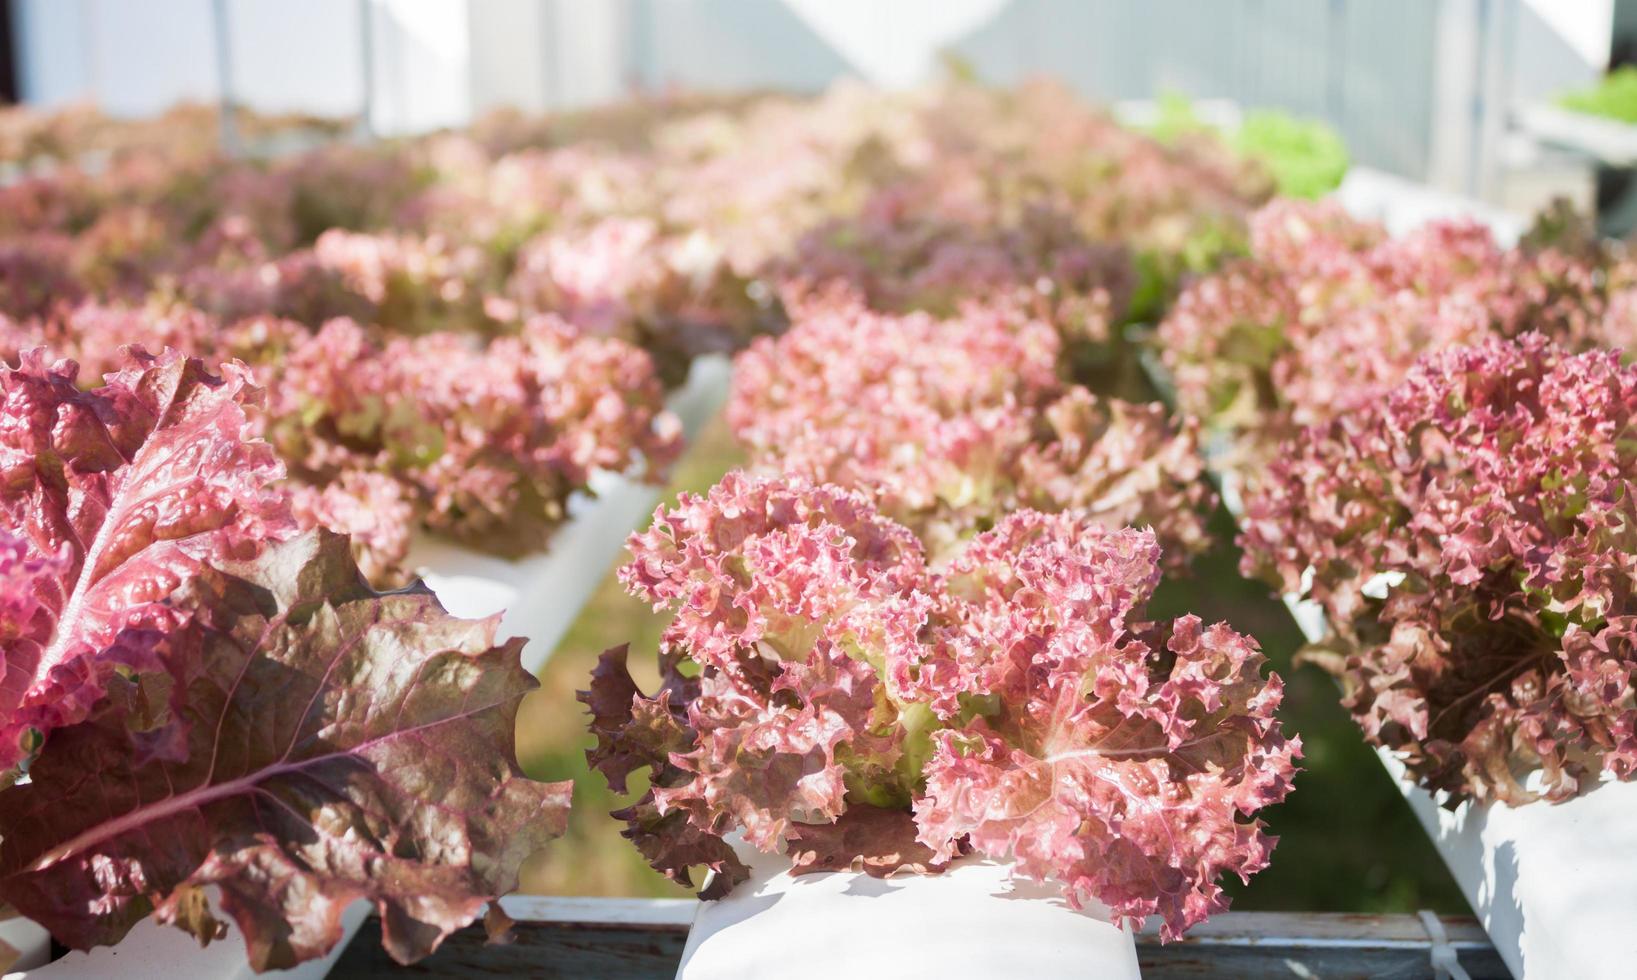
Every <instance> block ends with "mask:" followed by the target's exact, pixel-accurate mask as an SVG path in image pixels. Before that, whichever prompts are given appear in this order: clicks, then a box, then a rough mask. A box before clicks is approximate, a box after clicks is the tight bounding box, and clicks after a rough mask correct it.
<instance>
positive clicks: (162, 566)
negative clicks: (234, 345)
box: [0, 350, 290, 770]
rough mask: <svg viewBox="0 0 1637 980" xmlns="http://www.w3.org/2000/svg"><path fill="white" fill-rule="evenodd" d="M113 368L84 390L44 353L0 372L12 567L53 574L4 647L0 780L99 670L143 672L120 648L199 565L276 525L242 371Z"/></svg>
mask: <svg viewBox="0 0 1637 980" xmlns="http://www.w3.org/2000/svg"><path fill="white" fill-rule="evenodd" d="M127 365H128V366H127V367H126V368H125V369H124V370H122V371H120V372H118V373H117V374H111V375H109V376H108V378H107V384H106V385H104V386H103V387H100V388H97V389H94V390H92V391H81V390H79V388H78V387H77V386H76V384H75V378H76V375H77V368H76V366H75V365H74V363H73V362H72V361H59V362H57V363H56V364H51V363H48V361H47V356H46V354H45V352H44V351H43V350H33V351H29V352H27V353H25V354H24V355H23V356H22V363H21V365H20V366H19V367H17V368H15V369H12V368H3V367H0V523H3V524H4V526H5V527H6V528H7V529H9V530H10V531H11V533H12V534H13V535H15V536H16V537H17V538H19V539H21V540H22V541H23V542H24V544H25V547H26V552H27V557H26V558H24V559H23V560H24V561H25V562H34V563H39V562H48V563H51V567H52V568H53V569H54V573H53V574H52V575H51V576H50V578H49V580H37V581H36V582H35V584H34V586H33V598H34V601H35V602H36V603H37V604H38V606H39V608H38V609H37V610H35V611H34V613H33V614H32V615H31V616H30V618H29V621H28V622H27V624H25V625H24V626H22V627H21V628H20V629H19V631H18V633H17V635H16V636H14V637H10V636H8V638H7V642H6V646H5V661H4V665H3V667H0V770H5V769H11V768H13V767H15V766H17V765H18V764H19V763H21V762H24V761H26V760H27V758H28V756H29V755H30V753H31V752H32V751H33V750H34V749H35V748H36V747H37V746H38V744H39V742H40V740H41V739H42V738H43V737H44V736H46V735H48V734H49V732H50V731H51V730H52V729H53V728H57V727H60V726H63V725H69V724H73V723H74V722H77V721H79V720H80V719H82V718H84V717H85V716H86V713H87V712H89V711H90V710H91V706H92V705H93V704H94V703H95V702H96V700H97V698H98V697H99V696H100V694H101V692H102V688H103V685H104V683H105V682H106V679H107V677H108V675H109V673H110V671H111V670H112V668H113V666H115V665H116V664H123V665H126V666H151V665H152V663H151V656H150V654H151V650H149V649H147V646H146V645H145V644H142V643H132V642H125V641H124V640H123V639H122V637H125V638H128V634H129V630H128V627H132V626H134V625H136V624H139V623H141V622H142V621H143V620H144V619H145V618H146V617H148V616H150V615H152V614H153V609H152V607H153V605H154V604H155V603H157V602H158V601H160V600H162V599H164V598H165V597H166V596H168V595H170V593H171V592H172V591H173V590H175V589H176V588H177V586H179V585H181V584H182V583H183V582H184V581H186V580H187V578H188V577H189V576H191V575H192V574H194V572H195V571H196V570H197V568H198V567H199V565H200V563H201V562H206V561H216V560H222V559H228V558H245V557H249V556H250V555H252V554H253V553H254V551H255V550H256V549H257V548H258V547H259V546H260V542H262V541H264V540H266V539H269V538H272V537H277V536H279V535H282V534H284V533H286V531H287V530H288V528H289V526H290V525H289V521H290V518H289V513H288V508H287V507H286V506H285V504H284V503H283V501H282V499H281V498H280V497H278V496H277V495H276V494H274V493H273V492H272V491H270V490H269V489H268V488H267V487H268V484H269V483H270V482H271V481H273V480H275V479H277V478H278V477H279V476H281V475H282V473H283V468H282V466H280V464H279V462H278V461H277V459H276V458H275V457H274V455H273V451H272V449H271V448H270V447H268V446H267V445H265V444H263V443H260V442H254V441H248V440H247V439H246V435H245V434H246V419H245V406H246V405H247V404H249V403H252V402H253V401H254V400H255V398H256V397H257V395H258V393H257V392H256V389H255V388H254V387H252V386H251V384H250V380H249V372H248V371H246V370H245V369H244V367H243V366H242V365H239V364H236V363H229V364H225V365H223V366H222V376H221V377H219V378H218V377H214V376H212V375H211V374H209V373H208V372H207V371H206V370H205V367H204V365H203V364H202V363H201V362H199V361H197V360H194V359H191V358H184V357H183V356H181V355H180V354H177V353H176V352H174V351H166V352H165V353H164V354H161V355H159V356H157V357H154V356H150V355H147V354H143V353H141V352H140V351H134V350H133V352H132V353H130V355H129V360H128V362H127Z"/></svg>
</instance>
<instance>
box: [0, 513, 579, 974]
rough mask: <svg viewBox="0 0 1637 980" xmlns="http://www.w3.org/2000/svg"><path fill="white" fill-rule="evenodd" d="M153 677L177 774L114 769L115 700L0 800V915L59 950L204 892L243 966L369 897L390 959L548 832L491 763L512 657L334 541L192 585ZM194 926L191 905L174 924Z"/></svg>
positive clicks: (316, 935) (483, 898) (281, 954)
mask: <svg viewBox="0 0 1637 980" xmlns="http://www.w3.org/2000/svg"><path fill="white" fill-rule="evenodd" d="M173 603H174V605H175V606H176V607H177V608H179V609H181V610H183V611H185V612H186V613H188V619H187V622H186V625H185V626H184V628H183V629H181V630H180V631H177V632H174V633H172V634H169V635H168V637H167V639H166V641H165V643H164V644H163V653H162V659H163V661H164V663H165V665H166V666H167V667H168V668H169V676H170V678H171V682H172V683H173V684H175V685H176V686H177V687H178V688H180V689H181V691H182V692H183V693H184V694H185V697H183V698H181V699H179V701H178V704H179V705H180V707H179V708H178V709H177V710H179V711H181V712H182V713H183V714H184V716H185V721H186V722H187V724H185V725H184V726H182V729H181V730H182V731H183V732H184V733H185V738H186V746H185V751H184V752H183V753H181V754H180V761H168V760H165V759H154V760H151V761H147V762H141V761H138V762H136V763H134V764H133V762H132V759H131V751H130V739H131V736H130V734H129V730H130V728H131V722H130V719H129V715H130V712H131V711H132V710H133V708H132V705H133V704H136V703H140V699H139V698H133V697H128V696H126V695H127V694H129V693H130V692H129V691H127V690H126V688H127V687H130V686H133V685H131V684H130V682H127V681H126V680H124V679H123V678H115V679H113V680H111V681H110V682H109V688H110V694H111V695H113V696H110V697H108V698H106V699H105V700H103V701H102V702H101V703H100V704H99V705H98V707H97V709H96V710H95V711H94V712H93V713H91V714H90V716H89V717H87V718H86V719H85V720H84V721H83V722H81V723H80V724H77V725H73V726H69V727H64V728H60V729H58V730H57V731H56V732H55V733H54V735H53V738H52V740H51V742H50V744H49V745H48V746H47V747H46V749H45V751H43V752H42V753H41V754H40V756H39V758H38V759H37V760H36V762H35V763H34V765H33V766H32V767H31V769H30V773H29V775H30V781H29V782H28V783H27V784H26V785H21V786H17V787H14V788H12V789H10V790H7V791H6V793H7V796H6V827H5V840H4V845H3V851H0V900H4V901H7V902H10V903H12V904H13V905H15V906H16V907H17V908H18V909H19V910H20V911H22V912H23V913H24V914H25V915H28V916H29V917H31V918H33V919H35V920H36V921H38V922H40V923H42V924H44V925H45V926H46V927H47V928H49V929H50V930H51V932H52V934H53V935H54V936H56V937H57V939H58V940H60V941H62V942H64V943H65V944H67V945H70V946H73V947H76V948H85V947H89V946H92V945H96V944H101V943H111V942H115V941H117V940H118V939H119V938H120V937H121V936H123V935H124V934H125V932H126V931H127V930H129V929H130V927H131V926H132V925H133V924H134V923H135V922H137V921H138V920H139V919H141V918H142V917H144V916H146V915H148V914H149V912H150V911H156V912H157V915H158V918H160V919H161V920H162V921H170V922H174V923H176V924H178V925H182V926H184V927H187V926H188V925H190V924H192V925H193V927H194V928H207V927H208V921H207V920H206V919H205V918H203V917H201V916H199V915H197V914H192V913H189V912H188V909H189V907H190V904H189V903H190V898H189V896H192V895H194V894H195V893H196V890H197V889H199V888H202V887H205V886H212V885H213V886H216V887H217V888H218V889H219V890H220V895H221V909H222V911H223V912H225V913H226V915H227V916H229V917H231V918H232V919H233V920H234V921H235V922H236V923H237V925H238V928H239V929H240V931H241V932H242V933H243V934H244V937H245V939H246V943H247V945H248V947H249V950H250V959H251V963H252V965H253V966H255V967H256V968H257V969H258V970H260V969H269V968H274V967H286V966H290V965H292V964H294V963H297V962H300V961H302V960H306V959H310V958H312V957H315V956H319V955H321V954H323V953H324V952H326V951H327V950H328V949H329V948H331V947H332V946H333V945H334V944H335V943H336V941H337V940H338V939H339V938H340V935H341V926H340V914H341V912H342V910H343V909H345V908H346V906H347V905H348V904H350V903H351V902H352V901H354V900H356V899H367V900H369V901H371V902H372V903H374V905H375V907H376V909H377V910H378V912H379V913H380V915H381V917H382V921H383V935H384V938H383V942H384V944H385V946H386V948H387V950H388V952H390V953H391V954H392V956H393V957H394V958H396V959H398V960H399V961H402V962H409V961H412V960H414V959H417V958H419V957H421V956H424V955H426V954H427V953H429V952H431V951H432V950H433V949H434V948H435V947H436V946H437V945H438V943H439V942H441V941H442V939H443V938H444V937H445V936H447V935H448V934H449V933H450V932H452V931H454V930H455V929H458V928H460V927H462V926H464V925H466V924H467V923H469V922H471V921H472V920H473V919H474V918H476V917H477V916H478V915H479V914H481V913H482V911H483V906H484V903H485V902H487V901H489V900H490V899H493V898H495V897H496V896H498V895H500V894H503V893H505V892H508V891H510V890H512V889H513V888H514V887H515V886H516V884H517V869H518V866H519V865H520V864H521V862H522V861H523V860H524V859H525V858H527V857H528V856H529V855H530V854H531V853H533V852H534V851H535V849H537V848H538V847H540V846H541V845H542V844H544V843H545V842H546V841H547V840H548V839H550V838H552V837H554V836H556V835H558V834H560V833H561V832H562V830H563V827H564V822H565V819H566V812H567V807H568V794H569V785H568V784H566V783H560V784H542V783H534V782H531V781H529V780H528V779H526V778H525V777H524V776H523V775H522V773H521V771H520V769H519V767H518V765H517V761H516V756H515V751H514V747H513V733H514V723H515V717H516V713H517V705H518V701H519V700H520V699H521V698H522V697H523V695H524V694H525V693H527V691H528V690H529V689H530V688H532V687H533V686H534V681H533V680H532V678H530V677H529V675H528V674H527V673H526V672H525V671H524V670H523V669H522V667H521V666H519V663H518V648H519V647H520V646H521V645H522V641H521V640H512V641H510V642H508V643H506V644H504V645H500V646H496V645H495V644H494V630H495V621H494V620H493V619H490V620H478V621H468V620H459V619H455V618H454V617H452V616H449V615H448V614H446V613H445V612H444V611H443V610H442V609H441V608H440V607H439V606H438V604H437V601H436V600H435V599H434V597H433V596H432V594H431V593H430V592H428V591H427V590H425V589H424V588H419V587H417V588H412V589H409V590H405V591H402V592H393V593H385V594H378V593H375V592H373V591H371V590H370V589H369V587H368V586H367V585H366V584H365V583H364V581H363V579H362V578H361V577H360V576H359V574H358V570H357V567H356V566H355V565H354V563H353V561H352V559H351V557H350V555H349V552H348V545H347V541H346V539H345V538H341V537H337V536H334V535H331V534H329V533H328V532H313V533H310V534H307V535H303V536H302V537H299V538H297V539H295V540H293V541H290V542H287V543H285V544H282V545H277V546H275V547H272V548H269V549H268V550H266V551H265V552H264V553H263V554H262V555H261V556H260V557H258V558H256V559H253V560H251V561H248V562H241V563H233V562H222V563H220V568H219V570H218V569H215V568H210V569H204V570H202V571H200V572H199V573H198V574H197V576H196V578H195V579H194V580H193V581H192V583H191V584H189V585H186V586H184V587H183V588H182V589H181V590H180V591H179V592H178V594H177V595H176V597H175V598H174V599H173ZM195 911H197V910H195Z"/></svg>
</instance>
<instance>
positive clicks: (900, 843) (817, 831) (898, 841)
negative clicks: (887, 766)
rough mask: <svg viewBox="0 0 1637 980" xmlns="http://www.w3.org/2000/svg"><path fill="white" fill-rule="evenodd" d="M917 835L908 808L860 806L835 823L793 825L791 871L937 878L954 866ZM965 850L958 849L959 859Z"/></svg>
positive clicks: (875, 876) (864, 804)
mask: <svg viewBox="0 0 1637 980" xmlns="http://www.w3.org/2000/svg"><path fill="white" fill-rule="evenodd" d="M917 833H918V828H917V827H916V826H915V817H914V815H913V814H911V813H910V812H909V811H908V810H903V809H887V808H885V807H878V806H870V805H869V804H868V803H859V804H855V805H853V806H851V807H848V808H847V812H846V813H843V814H842V815H841V816H840V818H838V819H837V820H836V821H835V823H827V824H808V823H800V824H794V825H792V826H791V828H790V846H789V854H790V862H791V873H792V874H798V875H803V874H812V873H814V872H817V871H862V872H864V873H865V874H867V875H869V876H870V877H871V878H890V877H891V876H893V875H895V874H898V873H899V872H906V873H913V874H936V873H938V872H940V871H943V870H944V869H945V868H947V867H949V861H950V858H944V859H942V860H940V859H939V858H938V855H936V854H935V853H933V850H932V848H930V847H928V846H926V845H925V844H923V843H921V842H920V841H919V840H917V839H916V834H917ZM963 851H964V848H957V849H956V851H955V856H958V855H959V854H960V853H962V852H963Z"/></svg>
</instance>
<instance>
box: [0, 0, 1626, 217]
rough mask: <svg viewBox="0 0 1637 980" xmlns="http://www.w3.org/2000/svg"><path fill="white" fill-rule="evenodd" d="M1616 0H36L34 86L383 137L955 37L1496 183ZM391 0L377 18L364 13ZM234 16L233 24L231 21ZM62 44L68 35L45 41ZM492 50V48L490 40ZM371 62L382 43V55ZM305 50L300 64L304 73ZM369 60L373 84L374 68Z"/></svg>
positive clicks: (1013, 67)
mask: <svg viewBox="0 0 1637 980" xmlns="http://www.w3.org/2000/svg"><path fill="white" fill-rule="evenodd" d="M1611 2H1612V0H1592V2H1588V3H1585V4H1574V5H1564V4H1552V3H1548V2H1545V0H1440V2H1437V3H1429V2H1424V0H1329V2H1318V0H1223V2H1221V3H1215V4H1210V5H1198V4H1193V3H1189V2H1187V0H1151V2H1140V0H1010V2H1005V0H961V2H957V3H938V2H930V0H928V2H918V0H911V2H904V3H899V4H894V5H892V6H891V7H889V8H883V7H882V5H879V4H874V3H868V2H857V0H840V2H829V3H820V2H814V0H609V2H604V3H595V4H587V3H575V2H568V0H484V2H482V3H473V2H471V0H360V2H357V3H346V2H335V0H220V2H212V0H144V2H136V0H75V2H61V0H20V2H19V3H17V4H16V5H15V6H16V10H17V12H18V19H19V36H20V40H21V44H20V49H21V50H22V51H24V52H29V53H34V56H33V57H30V58H28V59H27V60H25V63H24V64H23V65H22V71H21V75H22V80H21V81H22V89H23V92H24V93H25V96H26V98H27V100H28V101H30V102H31V103H34V104H38V105H45V106H50V105H60V104H63V103H66V102H71V101H76V100H85V99H89V100H91V101H94V102H96V103H98V104H99V105H101V106H102V107H103V108H104V109H105V110H107V111H110V112H113V113H116V114H142V113H150V112H154V111H157V110H159V109H161V108H163V107H165V106H167V105H169V104H171V103H173V102H175V101H178V100H182V99H193V100H203V101H210V100H215V99H217V98H219V97H220V96H221V94H222V85H221V77H220V76H221V74H222V70H221V68H220V66H218V65H216V60H217V59H215V58H214V57H213V55H212V52H213V50H214V43H215V41H214V38H215V32H216V31H217V30H218V29H219V28H220V29H222V30H225V31H226V33H227V36H228V44H227V51H228V52H229V59H230V62H231V64H230V67H229V72H228V73H229V74H230V77H231V88H232V95H233V97H234V99H235V101H238V102H240V103H242V104H245V105H249V106H252V107H254V108H259V109H271V110H305V111H312V112H319V113H328V114H352V113H359V112H362V111H365V109H366V106H367V111H368V114H369V116H370V119H371V122H372V124H373V127H374V129H375V130H376V131H378V132H382V133H401V132H415V131H423V130H427V129H433V128H438V127H441V126H448V125H458V124H460V123H462V122H464V121H467V120H468V119H470V118H471V117H472V116H473V115H474V114H476V113H481V112H482V111H483V110H485V109H487V108H489V107H491V106H495V105H501V104H506V105H515V106H517V107H519V108H522V109H525V110H543V109H548V108H558V107H565V106H583V105H591V104H596V103H600V102H606V101H609V100H611V99H614V98H617V97H619V96H621V95H623V94H626V93H628V92H629V91H631V90H633V89H642V90H648V91H660V90H674V89H704V90H720V89H730V88H747V87H749V88H783V89H793V90H802V91H812V90H817V89H820V88H823V87H824V86H826V85H827V84H829V83H830V82H831V81H833V80H834V79H836V78H838V77H842V76H846V75H857V76H863V77H865V78H867V79H869V80H870V81H872V82H875V83H877V84H881V85H886V86H889V87H892V86H900V85H905V84H911V83H913V82H915V81H916V80H918V79H919V78H922V77H925V75H926V74H927V73H929V72H930V71H932V70H934V67H935V63H936V52H938V51H940V50H950V51H952V52H954V53H956V54H957V55H959V56H960V57H961V58H963V59H964V60H965V61H967V62H968V63H969V64H970V65H971V66H972V67H973V68H974V69H975V70H976V71H977V72H978V74H979V75H981V76H982V77H984V78H987V79H990V80H992V81H996V82H1000V83H1012V82H1016V81H1018V80H1019V79H1021V78H1023V77H1026V76H1029V75H1032V74H1040V73H1052V74H1055V75H1057V76H1059V77H1061V78H1063V79H1064V80H1066V81H1067V82H1068V83H1069V84H1071V85H1072V86H1074V87H1075V88H1076V89H1077V90H1079V91H1080V93H1081V94H1083V95H1086V96H1089V97H1093V98H1097V99H1100V100H1120V99H1130V98H1138V97H1141V98H1147V97H1149V96H1151V95H1152V93H1154V92H1156V91H1164V90H1175V91H1178V92H1181V93H1185V94H1187V95H1190V96H1193V97H1196V98H1226V99H1231V100H1233V101H1235V102H1238V103H1239V104H1241V105H1246V106H1256V105H1271V106H1278V107H1282V108H1286V109H1289V110H1292V111H1295V112H1298V113H1303V114H1308V115H1314V116H1320V117H1323V118H1326V119H1328V120H1329V121H1330V122H1331V123H1332V124H1334V125H1335V126H1337V128H1338V129H1339V130H1340V131H1341V132H1342V135H1343V136H1344V137H1345V138H1346V140H1347V142H1348V145H1349V147H1350V148H1351V149H1352V151H1353V153H1354V156H1355V159H1356V160H1357V161H1358V162H1360V163H1363V164H1365V165H1368V166H1372V167H1377V168H1379V169H1382V170H1386V171H1389V172H1392V173H1396V174H1400V175H1403V176H1407V177H1411V178H1413V179H1417V180H1427V181H1430V182H1432V183H1434V184H1435V185H1438V186H1441V187H1444V188H1446V189H1451V190H1458V191H1462V192H1465V193H1470V194H1477V195H1483V194H1485V193H1486V192H1487V191H1488V190H1489V189H1490V186H1489V185H1490V183H1491V175H1492V173H1493V172H1494V168H1495V162H1496V160H1497V159H1498V156H1499V153H1500V146H1499V142H1500V134H1501V132H1502V130H1503V128H1504V123H1505V114H1506V112H1507V111H1508V108H1509V107H1510V106H1512V105H1515V104H1518V103H1520V102H1522V101H1525V100H1530V99H1539V98H1541V97H1544V96H1546V95H1549V94H1551V93H1553V92H1556V91H1559V90H1561V89H1564V88H1566V87H1570V86H1574V85H1578V84H1581V83H1583V82H1586V81H1588V80H1590V79H1591V78H1592V77H1594V75H1595V74H1596V72H1597V71H1598V70H1599V69H1600V68H1601V66H1602V64H1603V63H1604V62H1605V61H1606V59H1607V55H1608V47H1609V39H1608V24H1609V22H1610V16H1609V13H1610V4H1611ZM365 10H368V11H369V19H368V27H369V30H368V31H367V32H366V31H365V30H364V29H363V28H364V17H363V11H365ZM218 18H220V19H221V21H222V22H223V23H222V24H218ZM39 52H48V54H39ZM474 52H481V55H480V56H474ZM366 59H367V60H368V62H369V65H368V67H367V68H366V66H365V61H366ZM292 66H299V69H300V70H298V71H291V70H289V69H290V68H291V67H292ZM366 78H368V79H369V87H368V92H367V96H368V97H367V98H366V90H365V83H364V80H365V79H366Z"/></svg>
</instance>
